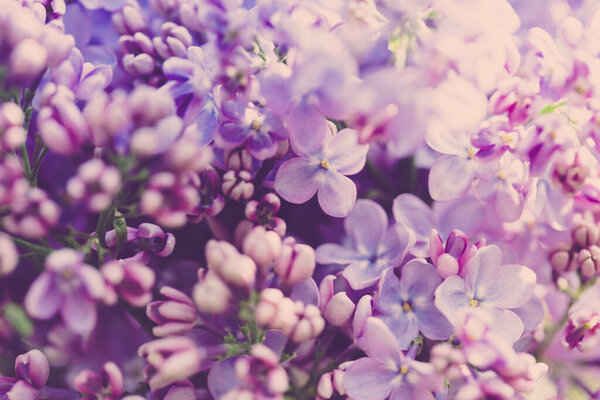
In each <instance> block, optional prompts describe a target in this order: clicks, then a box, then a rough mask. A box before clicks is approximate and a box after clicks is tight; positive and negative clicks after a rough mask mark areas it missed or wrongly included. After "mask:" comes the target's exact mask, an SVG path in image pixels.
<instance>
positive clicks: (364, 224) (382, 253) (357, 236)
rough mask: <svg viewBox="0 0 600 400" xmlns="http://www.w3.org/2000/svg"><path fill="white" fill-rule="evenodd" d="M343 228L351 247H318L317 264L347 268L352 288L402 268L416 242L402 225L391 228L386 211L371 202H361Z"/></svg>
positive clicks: (357, 287) (347, 277)
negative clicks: (401, 265)
mask: <svg viewBox="0 0 600 400" xmlns="http://www.w3.org/2000/svg"><path fill="white" fill-rule="evenodd" d="M344 228H345V230H346V234H347V235H348V237H349V239H350V243H349V245H348V246H340V245H338V244H334V243H327V244H323V245H321V246H319V247H318V248H317V262H319V263H321V264H342V265H347V267H346V268H345V269H344V271H343V273H342V274H343V276H344V277H345V278H346V279H347V280H348V282H349V283H350V286H352V288H353V289H363V288H365V287H368V286H370V285H372V284H374V283H376V282H377V281H378V280H379V277H380V276H381V275H382V273H383V272H384V271H385V270H386V269H387V268H390V267H396V266H398V265H400V263H401V262H402V260H403V259H404V257H405V256H406V254H407V252H408V250H409V249H410V248H411V246H412V245H413V243H414V236H413V234H412V233H411V232H409V231H407V230H406V229H405V228H404V227H403V226H402V225H392V226H391V227H389V228H388V218H387V215H386V214H385V211H384V210H383V208H381V206H380V205H378V204H377V203H375V202H374V201H372V200H359V201H358V202H357V203H356V206H355V207H354V209H353V210H352V212H351V213H350V215H348V217H347V218H346V219H345V220H344Z"/></svg>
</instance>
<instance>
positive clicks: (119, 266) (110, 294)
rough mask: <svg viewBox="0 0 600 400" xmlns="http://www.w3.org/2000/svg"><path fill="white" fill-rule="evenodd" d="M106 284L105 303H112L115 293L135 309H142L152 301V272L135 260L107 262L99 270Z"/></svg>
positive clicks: (115, 296)
mask: <svg viewBox="0 0 600 400" xmlns="http://www.w3.org/2000/svg"><path fill="white" fill-rule="evenodd" d="M100 272H101V273H102V276H103V277H104V279H105V280H106V283H107V285H106V286H107V287H106V290H107V294H106V298H107V302H111V303H114V302H116V300H117V293H118V295H120V296H121V297H123V298H124V299H125V300H126V301H127V302H128V303H130V304H132V305H133V306H135V307H143V306H145V305H146V304H148V303H149V302H150V300H152V288H153V286H154V281H155V280H156V277H155V275H154V271H152V270H151V269H150V268H148V267H147V266H145V265H144V264H142V263H140V262H138V261H135V260H131V259H129V260H115V261H109V262H107V263H105V264H104V265H102V267H101V268H100Z"/></svg>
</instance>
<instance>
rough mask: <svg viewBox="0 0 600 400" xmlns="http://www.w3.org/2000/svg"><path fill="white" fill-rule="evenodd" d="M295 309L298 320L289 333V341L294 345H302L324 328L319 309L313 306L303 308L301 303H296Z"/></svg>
mask: <svg viewBox="0 0 600 400" xmlns="http://www.w3.org/2000/svg"><path fill="white" fill-rule="evenodd" d="M296 308H297V316H298V318H299V320H298V322H297V323H296V325H294V327H293V329H292V332H291V333H290V339H291V340H292V341H293V342H295V343H304V342H306V341H308V340H311V339H314V338H316V337H317V336H319V335H320V334H321V332H323V329H324V328H325V320H324V319H323V317H321V312H320V311H319V308H318V307H317V306H315V305H313V304H307V305H306V306H305V305H304V304H302V302H301V301H297V302H296Z"/></svg>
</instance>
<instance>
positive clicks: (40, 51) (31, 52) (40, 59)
mask: <svg viewBox="0 0 600 400" xmlns="http://www.w3.org/2000/svg"><path fill="white" fill-rule="evenodd" d="M47 63H48V52H47V50H46V48H45V47H44V46H43V45H41V44H40V43H39V42H38V41H36V40H34V39H25V40H22V41H21V42H19V44H17V45H16V46H15V48H14V49H13V51H12V53H11V54H10V68H11V71H12V72H13V73H14V74H15V75H16V76H18V77H19V78H24V79H33V78H35V77H37V76H38V75H39V74H40V73H41V72H42V71H43V70H44V68H46V66H47Z"/></svg>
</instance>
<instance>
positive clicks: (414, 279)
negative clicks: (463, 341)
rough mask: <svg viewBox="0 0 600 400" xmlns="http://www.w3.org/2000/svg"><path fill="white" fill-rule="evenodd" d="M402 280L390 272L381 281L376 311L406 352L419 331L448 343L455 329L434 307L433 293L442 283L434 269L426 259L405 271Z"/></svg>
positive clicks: (408, 265)
mask: <svg viewBox="0 0 600 400" xmlns="http://www.w3.org/2000/svg"><path fill="white" fill-rule="evenodd" d="M401 274H402V275H401V278H400V279H398V278H397V277H396V275H394V273H393V271H391V270H388V272H387V273H386V274H385V277H384V278H383V279H382V280H381V281H380V285H379V292H378V295H377V296H376V297H375V301H374V303H375V310H377V312H378V313H380V314H381V315H379V318H380V319H381V320H382V321H383V322H385V324H386V325H387V326H388V327H389V328H390V330H391V331H392V332H393V333H394V334H395V336H396V338H397V340H398V344H399V346H400V348H402V349H408V347H409V346H410V343H411V342H412V340H413V339H415V338H416V337H417V335H418V334H419V331H421V332H423V335H424V336H425V337H427V338H429V339H433V340H445V339H448V338H449V337H450V336H451V335H452V333H453V329H452V326H451V325H450V323H449V322H448V320H447V319H446V317H444V316H443V315H442V313H440V312H439V310H438V309H437V307H436V306H435V304H434V303H433V293H434V291H435V289H436V288H437V287H438V285H439V284H440V283H441V282H442V280H441V279H440V277H439V276H438V274H437V273H436V272H435V270H434V268H433V267H432V266H431V265H430V264H428V263H426V262H424V260H422V259H417V260H412V261H410V262H408V263H407V264H406V265H404V266H403V267H402V272H401Z"/></svg>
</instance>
